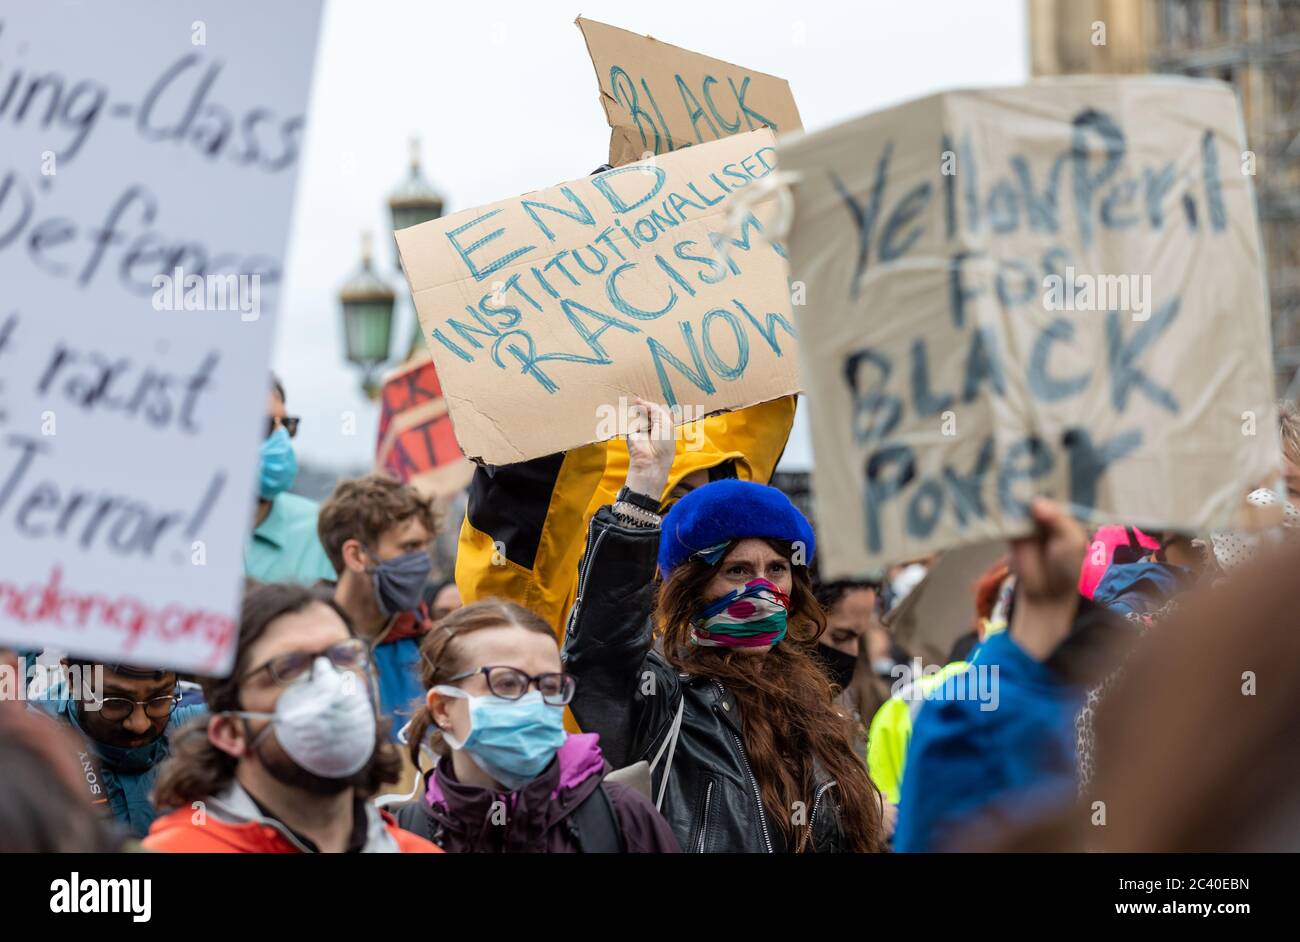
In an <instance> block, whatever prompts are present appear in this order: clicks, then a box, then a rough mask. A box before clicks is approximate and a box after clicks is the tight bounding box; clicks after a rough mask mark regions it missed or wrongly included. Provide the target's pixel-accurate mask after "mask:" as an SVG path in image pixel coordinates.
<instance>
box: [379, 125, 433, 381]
mask: <svg viewBox="0 0 1300 942" xmlns="http://www.w3.org/2000/svg"><path fill="white" fill-rule="evenodd" d="M442 210H443V200H442V194H440V193H439V192H438V191H437V190H435V189H434V188H433V184H432V183H430V182H429V181H428V180H427V179H426V178H425V176H424V174H423V172H422V171H421V169H420V139H419V138H418V137H413V138H411V170H410V173H409V174H407V177H406V179H405V180H403V181H402V182H401V183H400V184H398V187H397V189H396V190H394V191H393V193H392V195H391V196H389V197H388V212H389V215H390V216H391V217H392V220H393V231H394V232H396V231H397V230H398V229H407V228H409V227H411V226H418V225H419V224H420V223H422V222H429V221H430V220H431V219H437V218H439V217H440V216H441V215H442ZM393 252H394V257H395V258H396V259H397V268H398V270H399V271H400V270H401V268H402V259H401V256H400V255H399V254H397V240H396V239H394V240H393ZM409 296H410V294H409V292H406V291H403V292H402V297H403V298H404V299H405V298H408V297H409ZM403 304H405V302H403ZM411 322H412V324H413V325H414V328H413V330H412V333H411V342H410V343H409V344H408V345H407V351H406V358H410V356H411V355H412V354H414V353H415V351H416V350H418V349H420V346H421V343H422V342H423V338H422V337H421V334H420V317H419V315H418V314H416V313H415V304H414V301H412V304H411Z"/></svg>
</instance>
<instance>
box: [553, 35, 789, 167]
mask: <svg viewBox="0 0 1300 942" xmlns="http://www.w3.org/2000/svg"><path fill="white" fill-rule="evenodd" d="M577 23H578V28H579V29H581V30H582V36H583V38H584V39H585V40H586V41H587V51H588V52H590V53H591V61H592V64H593V65H595V67H596V80H597V82H598V83H599V84H600V102H601V105H602V106H603V107H604V109H605V117H606V119H607V120H608V121H609V126H610V128H611V129H612V133H611V135H610V139H609V162H610V163H611V164H613V165H614V166H615V167H621V166H623V165H624V164H627V163H631V162H632V161H635V160H641V159H643V158H645V157H646V156H649V155H655V154H667V153H670V152H671V151H674V150H678V149H679V148H682V147H689V146H690V145H692V144H703V143H705V142H706V141H716V140H718V139H720V138H723V137H727V136H729V135H732V134H741V133H745V132H748V131H753V130H756V129H758V128H761V127H767V128H771V129H772V130H773V131H775V132H777V133H782V132H785V131H792V130H796V129H800V128H802V127H803V124H802V123H801V122H800V120H799V109H798V108H797V107H796V106H795V103H794V96H793V95H792V94H791V93H790V84H789V83H788V82H787V81H786V80H785V79H782V78H777V77H776V76H774V75H767V74H765V73H763V72H756V71H754V70H753V69H746V68H743V67H741V66H738V65H732V64H731V63H729V62H723V61H722V60H721V59H714V58H711V57H709V56H702V55H700V54H699V53H698V52H691V51H690V50H688V49H681V48H679V47H677V46H670V45H669V44H668V43H662V42H659V41H658V40H657V39H652V38H651V37H649V36H641V35H638V34H637V33H631V32H628V31H627V30H625V29H619V28H618V27H616V26H606V25H605V24H604V23H597V22H595V21H594V20H586V19H582V18H581V17H579V18H578V20H577Z"/></svg>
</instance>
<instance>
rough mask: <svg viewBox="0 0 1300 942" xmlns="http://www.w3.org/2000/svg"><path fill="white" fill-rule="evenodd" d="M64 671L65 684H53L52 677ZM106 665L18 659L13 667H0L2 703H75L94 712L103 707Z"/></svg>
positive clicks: (0, 696) (4, 665)
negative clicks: (53, 663)
mask: <svg viewBox="0 0 1300 942" xmlns="http://www.w3.org/2000/svg"><path fill="white" fill-rule="evenodd" d="M60 670H61V671H62V674H63V680H62V682H55V683H50V675H51V674H52V673H56V672H59V671H60ZM103 699H104V665H103V664H93V665H92V664H69V665H67V666H66V667H62V668H60V667H58V666H55V667H53V668H51V667H50V666H49V665H46V664H41V663H39V662H38V661H35V660H33V661H31V662H29V661H28V660H27V658H25V657H20V658H18V666H17V669H15V668H14V666H13V665H12V664H0V701H3V700H76V701H79V702H81V703H84V704H85V706H86V709H87V710H90V711H91V712H94V711H95V710H98V709H99V708H100V707H101V706H102V705H103Z"/></svg>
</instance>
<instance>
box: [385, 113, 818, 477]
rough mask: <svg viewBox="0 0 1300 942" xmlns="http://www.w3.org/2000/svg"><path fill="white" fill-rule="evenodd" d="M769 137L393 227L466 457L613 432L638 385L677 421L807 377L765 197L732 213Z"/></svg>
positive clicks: (494, 456)
mask: <svg viewBox="0 0 1300 942" xmlns="http://www.w3.org/2000/svg"><path fill="white" fill-rule="evenodd" d="M773 145H774V141H773V137H772V133H771V132H770V131H768V130H760V131H753V132H750V133H748V134H740V135H736V136H735V137H728V138H725V139H723V140H720V141H713V142H710V143H708V144H700V145H698V146H696V147H691V148H688V149H686V150H683V151H678V152H677V153H673V154H668V155H665V156H663V157H658V158H654V159H651V160H648V161H643V162H640V163H635V164H629V165H628V166H626V167H619V168H617V169H615V170H608V171H606V172H605V173H602V174H598V175H596V176H592V177H585V178H583V179H581V180H574V181H572V182H570V183H566V184H564V185H562V186H558V187H553V188H551V189H549V190H542V191H539V192H536V193H530V194H527V195H526V196H522V197H515V198H513V199H509V200H502V201H501V202H499V203H494V204H492V205H491V206H485V207H481V208H478V209H468V210H464V211H462V212H459V213H454V214H452V215H450V216H446V217H443V218H442V219H438V220H434V221H432V222H427V223H423V224H422V225H419V226H413V227H411V228H409V229H403V230H401V231H400V232H398V233H397V244H398V248H399V249H400V250H401V254H402V266H403V269H404V270H405V272H406V277H407V279H408V280H409V281H410V285H411V293H412V296H413V297H414V298H415V306H416V310H417V311H418V312H419V315H420V325H421V327H422V328H423V330H424V336H425V338H426V339H427V340H428V341H429V348H430V350H431V351H432V352H433V359H434V363H435V364H436V366H437V371H438V378H439V380H440V381H441V383H442V388H443V391H444V394H445V395H446V398H447V404H448V407H449V410H450V413H451V419H452V423H453V425H454V426H455V429H456V437H457V440H458V441H459V442H460V446H461V449H462V450H463V451H464V452H465V454H466V455H467V456H469V457H471V458H481V459H483V460H484V461H486V462H488V463H489V464H510V463H512V462H516V461H524V460H527V459H529V458H535V457H538V456H540V455H547V454H552V453H554V452H558V451H564V450H566V449H569V448H573V447H576V446H579V445H585V444H587V443H588V442H594V441H604V440H607V439H610V438H614V437H616V436H618V435H620V434H625V432H626V430H627V418H626V411H627V410H626V406H627V404H628V403H629V402H630V400H631V398H632V397H633V396H643V397H645V398H647V399H653V400H656V401H659V402H663V403H665V404H666V405H668V407H669V408H670V409H671V410H673V413H674V423H675V425H678V426H680V425H682V424H683V423H687V422H690V421H693V420H696V419H699V418H702V417H704V416H705V415H709V414H712V413H715V412H723V411H726V410H729V409H738V408H742V407H744V406H750V405H754V404H755V403H759V402H766V401H767V400H769V399H776V398H778V397H780V396H784V395H787V394H789V393H791V392H795V391H797V390H798V389H799V375H798V371H799V367H798V362H797V359H796V357H795V347H796V344H795V342H794V327H793V323H792V321H791V318H790V301H791V299H790V292H789V287H788V284H787V266H786V261H785V256H784V251H785V250H784V248H783V247H782V246H781V245H780V244H778V243H775V242H772V241H770V240H769V239H768V238H767V235H766V231H767V229H768V228H769V227H770V224H771V221H772V217H773V216H774V214H775V211H776V208H777V206H776V204H777V200H776V197H775V195H774V194H770V195H768V196H767V197H766V198H764V199H759V200H755V201H754V203H753V205H752V206H751V207H750V208H749V209H748V210H743V208H742V211H739V212H737V213H736V219H735V221H734V225H733V223H732V221H731V220H729V215H730V214H731V210H732V208H733V206H735V205H736V204H737V200H738V199H739V196H738V194H744V193H746V190H747V188H749V187H752V186H754V185H755V182H756V181H759V180H762V179H764V178H765V177H767V176H768V174H770V173H772V172H773V169H774V166H775V164H774V161H773V157H774V156H775V153H776V148H775V147H774V146H773ZM751 192H752V191H751Z"/></svg>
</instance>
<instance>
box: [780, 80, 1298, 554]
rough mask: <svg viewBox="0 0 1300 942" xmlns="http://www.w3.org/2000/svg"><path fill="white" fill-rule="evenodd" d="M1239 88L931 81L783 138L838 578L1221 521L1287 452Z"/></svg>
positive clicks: (820, 493)
mask: <svg viewBox="0 0 1300 942" xmlns="http://www.w3.org/2000/svg"><path fill="white" fill-rule="evenodd" d="M1245 149H1246V145H1245V143H1244V134H1243V131H1242V126H1241V120H1240V115H1239V112H1238V109H1237V103H1236V99H1235V98H1234V96H1233V94H1232V91H1231V90H1230V89H1229V88H1228V87H1227V86H1225V85H1223V84H1221V83H1218V82H1211V81H1199V80H1188V79H1173V78H1156V77H1142V78H1128V79H1111V78H1096V79H1093V78H1088V79H1069V80H1055V81H1046V82H1038V83H1034V84H1031V85H1029V86H1025V87H1019V88H1007V89H992V90H977V91H961V92H952V93H948V94H941V95H935V96H932V97H929V98H925V99H922V100H919V101H915V102H912V103H909V104H905V105H902V106H899V107H896V108H892V109H889V110H887V111H883V112H879V113H877V114H872V115H868V116H866V117H862V118H859V119H856V120H854V121H851V122H849V123H847V124H843V125H840V126H838V127H835V128H831V129H829V130H826V131H822V132H819V133H816V134H812V135H807V136H802V137H799V138H797V139H795V140H792V141H789V142H785V141H783V142H782V144H781V146H780V147H779V151H780V163H781V169H782V171H789V172H791V173H793V174H796V175H797V177H796V179H797V181H798V182H796V183H795V184H794V196H795V204H796V212H795V222H794V226H793V231H792V233H791V234H790V237H789V242H790V252H791V278H792V285H794V286H796V287H797V286H799V285H800V284H802V285H804V286H805V288H806V296H807V305H806V306H796V309H795V312H796V316H797V321H798V326H799V332H800V341H801V357H802V363H803V366H804V376H805V378H806V382H807V394H808V397H809V399H810V402H809V410H808V412H809V416H810V418H811V423H812V433H813V444H814V451H815V454H816V469H817V487H816V489H815V509H816V517H817V520H818V523H819V532H818V540H819V544H820V546H821V549H822V553H823V556H822V565H823V569H824V572H825V573H826V575H827V577H828V578H834V577H839V576H846V575H851V574H857V573H863V572H868V571H872V570H875V569H878V568H879V567H881V566H883V565H885V564H887V563H889V562H892V561H897V560H900V559H906V558H912V557H917V556H921V555H924V554H926V553H929V552H932V551H934V550H940V549H946V548H949V547H955V546H961V545H964V544H969V543H975V542H979V541H981V540H986V539H991V538H999V537H1002V538H1005V537H1008V536H1015V535H1020V534H1024V533H1026V532H1028V524H1027V516H1026V509H1025V508H1026V506H1027V502H1028V500H1029V499H1030V498H1031V497H1032V496H1033V495H1034V494H1046V495H1049V496H1052V497H1055V498H1057V499H1059V500H1063V501H1067V502H1069V504H1070V505H1071V509H1072V510H1073V512H1074V513H1076V515H1078V516H1080V517H1081V518H1083V519H1086V520H1088V521H1092V522H1097V523H1101V522H1122V523H1130V524H1135V525H1138V526H1141V527H1143V528H1145V529H1166V528H1182V529H1190V530H1197V531H1203V530H1206V529H1209V528H1211V527H1222V526H1224V525H1226V524H1228V523H1229V522H1230V521H1234V520H1235V521H1236V522H1241V521H1242V518H1241V517H1237V516H1234V515H1235V513H1236V512H1237V511H1238V509H1239V508H1241V506H1242V504H1243V498H1244V495H1245V494H1246V493H1247V492H1248V491H1249V490H1250V489H1251V488H1252V487H1253V486H1257V485H1261V484H1267V485H1271V484H1273V483H1274V482H1275V481H1276V480H1277V475H1278V473H1279V469H1280V460H1281V459H1280V451H1279V443H1278V435H1277V419H1276V414H1275V410H1274V405H1273V388H1272V382H1271V375H1272V371H1271V365H1270V352H1269V351H1270V349H1271V346H1270V338H1269V322H1268V298H1267V289H1266V287H1265V281H1264V274H1263V266H1262V261H1261V252H1260V240H1259V232H1258V224H1257V220H1256V218H1255V209H1254V203H1253V196H1252V180H1251V177H1250V176H1249V175H1247V174H1243V172H1242V167H1243V158H1242V154H1243V151H1245Z"/></svg>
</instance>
